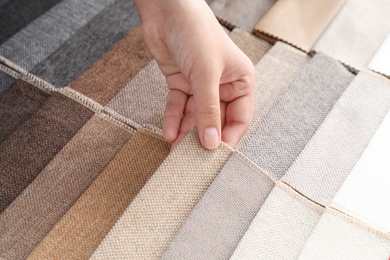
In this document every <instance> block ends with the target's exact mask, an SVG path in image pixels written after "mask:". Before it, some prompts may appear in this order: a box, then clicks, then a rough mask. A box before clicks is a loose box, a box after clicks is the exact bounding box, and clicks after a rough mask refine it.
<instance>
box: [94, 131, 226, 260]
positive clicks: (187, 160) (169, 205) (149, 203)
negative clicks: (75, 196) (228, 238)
mask: <svg viewBox="0 0 390 260" xmlns="http://www.w3.org/2000/svg"><path fill="white" fill-rule="evenodd" d="M231 154H232V150H231V148H229V147H228V146H227V145H225V144H222V145H221V147H219V148H218V149H217V150H214V151H210V150H205V149H204V148H203V147H202V146H201V144H200V142H199V139H198V136H197V135H196V134H195V133H194V132H192V133H190V134H188V135H187V136H186V137H185V138H184V139H183V140H182V142H180V143H179V145H178V146H177V147H176V148H175V149H174V150H173V151H172V152H171V153H170V155H169V156H168V157H167V159H166V160H165V161H164V162H163V163H162V164H161V166H160V167H159V168H158V170H157V171H156V172H155V173H154V174H153V176H152V177H151V178H150V179H149V181H148V182H147V183H146V185H145V186H144V187H143V188H142V190H141V191H140V193H139V194H138V195H137V197H135V199H134V200H133V201H132V203H131V204H130V205H129V207H128V208H127V209H126V211H125V212H124V213H123V215H122V216H121V218H120V219H119V220H118V222H117V223H116V224H115V226H114V227H113V228H112V229H111V231H110V232H109V233H108V235H107V236H106V237H105V238H104V240H103V242H102V243H101V244H100V245H99V247H98V249H97V250H96V251H95V252H94V254H93V255H92V259H112V258H122V259H124V258H127V259H140V258H147V259H158V258H159V257H160V256H161V255H162V253H163V252H164V250H165V248H166V247H167V246H168V244H169V242H170V240H171V239H172V238H173V236H174V235H175V233H176V231H177V230H178V229H179V228H180V226H181V225H182V223H183V222H184V221H185V219H186V218H187V217H188V215H189V213H190V211H191V209H192V208H193V207H194V206H195V204H196V203H197V202H198V200H199V199H200V198H201V196H202V195H203V193H204V192H205V190H206V189H207V187H208V186H209V185H210V183H211V182H212V180H213V179H214V178H215V176H216V175H217V174H218V172H219V171H220V170H221V168H222V166H223V165H224V164H225V162H226V161H227V160H228V158H229V157H230V155H231Z"/></svg>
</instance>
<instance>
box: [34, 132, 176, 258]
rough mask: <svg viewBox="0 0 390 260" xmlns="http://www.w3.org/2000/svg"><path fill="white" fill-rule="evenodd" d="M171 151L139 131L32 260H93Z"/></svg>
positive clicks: (47, 237)
mask: <svg viewBox="0 0 390 260" xmlns="http://www.w3.org/2000/svg"><path fill="white" fill-rule="evenodd" d="M169 148H170V145H169V144H168V143H166V142H165V141H163V140H162V138H161V137H159V136H157V135H156V134H155V133H153V132H151V131H150V130H147V129H139V130H138V131H137V132H136V133H135V134H134V136H133V137H132V138H131V139H130V140H129V141H128V142H127V144H126V145H125V146H124V147H123V148H122V150H121V151H120V152H119V153H118V154H117V155H116V156H115V158H114V159H113V160H112V161H111V163H110V164H109V165H108V166H107V168H106V169H105V170H104V171H103V172H102V173H101V174H100V176H99V177H98V178H97V179H96V180H95V182H94V183H93V184H92V185H91V186H90V187H89V188H88V190H87V191H86V192H85V193H84V194H83V195H82V196H81V197H80V198H79V200H78V201H77V202H76V203H75V204H74V205H73V207H72V208H71V209H70V210H69V211H68V212H67V213H66V215H65V216H64V217H63V218H62V219H61V220H60V221H59V222H58V223H57V224H56V225H55V227H54V228H53V229H52V230H51V231H50V233H49V234H48V235H47V236H46V237H45V239H44V240H43V241H42V242H41V243H40V244H39V245H38V247H37V248H36V249H35V250H34V252H33V253H32V254H31V255H30V256H29V259H55V258H61V259H70V258H73V257H74V256H77V258H83V259H87V258H88V257H90V256H91V255H92V253H93V252H94V251H95V250H96V248H97V247H98V246H99V243H100V242H101V241H102V240H103V238H104V237H105V235H106V234H107V233H108V231H109V230H110V229H111V228H112V227H113V226H114V224H115V222H116V221H117V220H118V219H119V217H120V216H121V214H122V213H123V212H124V210H125V209H126V207H127V206H128V205H129V204H130V202H131V201H132V199H133V198H134V197H135V196H136V195H137V193H138V192H139V191H140V190H141V189H142V187H143V186H144V184H145V183H146V181H147V180H148V178H149V177H150V176H151V175H152V174H153V173H154V172H155V171H156V170H157V168H158V166H160V164H161V163H162V162H163V160H164V159H165V157H166V156H167V155H168V153H169Z"/></svg>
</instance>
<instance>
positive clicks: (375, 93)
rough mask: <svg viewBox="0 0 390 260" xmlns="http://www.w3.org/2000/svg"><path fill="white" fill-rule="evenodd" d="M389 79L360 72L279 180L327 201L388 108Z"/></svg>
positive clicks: (314, 198) (329, 200)
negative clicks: (281, 179)
mask: <svg viewBox="0 0 390 260" xmlns="http://www.w3.org/2000/svg"><path fill="white" fill-rule="evenodd" d="M389 100H390V81H389V80H386V79H385V78H382V77H380V76H378V75H372V73H368V74H367V73H364V72H360V73H359V74H358V76H356V77H355V79H354V80H353V81H352V83H351V85H350V86H349V87H348V88H347V90H346V91H345V92H344V94H343V95H342V96H341V97H340V99H339V101H338V102H337V103H336V104H335V106H334V107H333V109H332V111H331V112H330V113H329V115H328V116H327V118H326V119H325V120H324V122H323V123H322V125H321V127H320V128H319V129H318V130H317V132H316V133H315V134H314V136H313V138H312V139H311V140H310V142H309V143H308V144H307V145H306V147H305V148H304V149H303V151H302V152H301V154H300V155H299V156H298V158H297V159H296V161H295V162H294V163H293V164H292V166H291V167H290V169H289V170H288V172H287V173H286V175H285V176H284V178H283V181H284V182H286V183H288V184H289V185H291V186H293V187H294V188H295V189H297V190H299V191H300V192H302V193H303V194H305V195H306V196H308V197H310V198H311V199H313V200H315V201H317V202H320V203H322V204H323V205H328V204H329V203H330V202H331V200H332V199H333V197H334V195H335V194H336V192H337V190H338V189H339V188H340V186H341V184H342V183H343V182H344V180H345V178H346V177H347V176H348V174H349V173H350V172H351V170H352V168H353V167H354V165H355V164H356V162H357V161H358V160H359V158H360V156H361V155H362V153H363V152H364V150H365V149H366V147H367V145H368V143H369V142H370V140H371V138H372V136H373V134H374V133H375V131H376V129H377V127H378V126H379V125H380V123H381V122H382V120H383V118H384V116H385V115H386V113H387V111H388V110H389V109H390V103H389Z"/></svg>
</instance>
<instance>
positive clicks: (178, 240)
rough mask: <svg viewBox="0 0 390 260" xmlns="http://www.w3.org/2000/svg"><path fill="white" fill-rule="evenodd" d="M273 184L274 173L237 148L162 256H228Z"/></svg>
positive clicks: (207, 257) (170, 257) (177, 257)
mask: <svg viewBox="0 0 390 260" xmlns="http://www.w3.org/2000/svg"><path fill="white" fill-rule="evenodd" d="M273 187H274V182H273V181H272V180H271V179H270V177H268V176H267V175H265V174H264V173H263V172H262V171H261V170H259V169H258V168H257V167H256V166H255V165H254V164H252V163H251V162H249V160H247V159H246V158H244V157H243V156H242V155H241V154H239V153H237V152H236V153H235V154H233V156H232V157H230V159H229V160H228V162H227V163H226V164H225V166H224V167H223V168H222V170H221V172H220V173H219V174H218V175H217V177H216V178H215V180H214V181H213V182H212V183H211V185H210V187H209V188H208V189H207V191H206V192H205V194H204V195H203V197H202V198H201V199H200V201H199V203H198V204H197V205H196V206H195V207H194V209H193V210H192V212H191V214H190V215H189V217H188V219H187V220H186V221H185V222H184V224H183V226H182V227H181V228H180V229H179V231H178V232H177V234H176V236H175V237H174V239H173V241H172V242H171V244H170V245H169V247H168V248H167V250H166V251H165V253H164V255H163V256H162V259H228V258H229V257H230V256H231V254H232V253H233V251H234V249H235V248H236V246H237V244H238V242H239V241H240V239H241V237H242V236H243V235H244V233H245V231H246V230H247V229H248V227H249V225H250V223H251V221H252V220H253V218H254V216H255V215H256V213H257V212H258V211H259V209H260V207H261V205H262V204H263V203H264V201H265V199H266V197H267V196H268V194H269V192H270V191H271V190H272V188H273Z"/></svg>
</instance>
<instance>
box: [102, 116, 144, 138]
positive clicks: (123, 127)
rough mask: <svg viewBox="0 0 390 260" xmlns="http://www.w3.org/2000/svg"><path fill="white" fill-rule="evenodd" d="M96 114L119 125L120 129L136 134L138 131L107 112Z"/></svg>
mask: <svg viewBox="0 0 390 260" xmlns="http://www.w3.org/2000/svg"><path fill="white" fill-rule="evenodd" d="M95 115H96V116H98V117H100V118H101V119H103V120H105V121H107V122H109V123H111V124H113V125H115V126H117V127H119V128H120V129H122V130H124V131H126V132H129V133H131V134H134V133H135V132H136V130H135V129H134V128H132V127H130V126H128V125H126V124H124V123H122V122H120V121H118V120H116V119H115V118H112V117H111V116H109V115H107V114H104V113H96V114H95Z"/></svg>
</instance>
